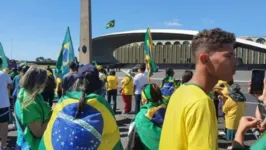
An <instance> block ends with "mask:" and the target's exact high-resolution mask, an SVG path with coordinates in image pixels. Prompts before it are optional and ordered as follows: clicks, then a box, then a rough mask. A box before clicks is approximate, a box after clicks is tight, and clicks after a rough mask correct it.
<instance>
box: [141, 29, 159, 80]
mask: <svg viewBox="0 0 266 150" xmlns="http://www.w3.org/2000/svg"><path fill="white" fill-rule="evenodd" d="M151 51H152V37H151V31H150V28H149V27H148V28H147V31H146V34H145V39H144V54H145V61H146V66H147V69H148V80H149V82H150V81H151V80H150V77H151V76H152V75H153V72H155V71H156V64H155V61H154V58H153V56H152V53H151Z"/></svg>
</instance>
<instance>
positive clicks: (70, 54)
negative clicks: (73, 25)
mask: <svg viewBox="0 0 266 150" xmlns="http://www.w3.org/2000/svg"><path fill="white" fill-rule="evenodd" d="M73 61H75V54H74V48H73V44H72V40H71V35H70V30H69V27H68V28H67V32H66V35H65V39H64V41H63V44H62V47H61V50H60V53H59V56H58V59H57V61H56V69H55V74H56V76H57V77H60V78H62V77H63V76H64V75H65V74H67V73H68V71H69V68H68V65H69V64H70V63H71V62H73Z"/></svg>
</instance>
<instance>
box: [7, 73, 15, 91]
mask: <svg viewBox="0 0 266 150" xmlns="http://www.w3.org/2000/svg"><path fill="white" fill-rule="evenodd" d="M6 75H7V88H8V89H12V88H13V81H12V80H11V78H10V76H9V75H8V74H6Z"/></svg>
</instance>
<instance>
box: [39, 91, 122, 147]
mask: <svg viewBox="0 0 266 150" xmlns="http://www.w3.org/2000/svg"><path fill="white" fill-rule="evenodd" d="M81 94H82V93H81V92H68V93H67V94H66V95H65V96H64V97H63V98H61V99H60V101H59V102H58V104H57V105H56V106H55V108H54V111H53V114H52V117H51V119H50V121H49V123H48V125H47V129H46V131H45V132H44V135H43V138H42V140H41V142H40V145H39V149H40V150H58V149H66V150H68V149H87V150H88V149H91V150H94V149H95V150H96V149H98V150H107V149H108V150H122V149H123V147H122V144H121V141H120V134H119V128H118V126H117V123H116V120H115V116H114V112H113V111H112V109H111V107H110V105H109V104H108V102H107V101H106V100H104V99H103V98H102V97H101V96H99V95H97V94H90V95H86V96H85V97H86V103H85V104H84V109H83V111H82V113H81V115H80V116H79V117H77V118H75V115H76V110H77V108H78V103H79V101H80V100H79V99H80V97H81Z"/></svg>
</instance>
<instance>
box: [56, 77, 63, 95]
mask: <svg viewBox="0 0 266 150" xmlns="http://www.w3.org/2000/svg"><path fill="white" fill-rule="evenodd" d="M61 89H62V79H61V78H56V89H55V91H56V92H57V91H58V90H61Z"/></svg>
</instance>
